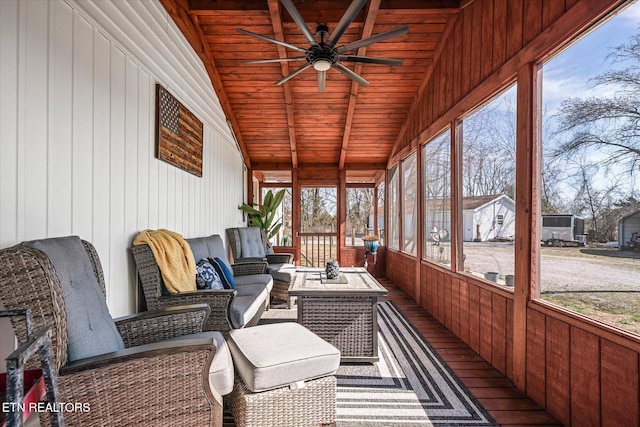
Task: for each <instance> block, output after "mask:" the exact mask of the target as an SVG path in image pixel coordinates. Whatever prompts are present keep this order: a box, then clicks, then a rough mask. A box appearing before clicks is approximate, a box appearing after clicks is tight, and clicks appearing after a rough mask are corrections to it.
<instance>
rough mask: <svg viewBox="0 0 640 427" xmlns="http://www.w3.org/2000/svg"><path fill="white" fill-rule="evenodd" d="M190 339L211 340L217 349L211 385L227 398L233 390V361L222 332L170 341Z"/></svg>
mask: <svg viewBox="0 0 640 427" xmlns="http://www.w3.org/2000/svg"><path fill="white" fill-rule="evenodd" d="M188 338H211V339H213V343H214V345H215V347H216V354H214V356H213V360H212V361H211V366H210V367H209V384H210V385H211V387H212V388H213V389H215V390H216V391H217V392H218V393H219V394H220V395H221V396H225V395H227V394H229V393H231V391H232V390H233V360H232V359H231V353H230V352H229V346H227V342H226V341H225V339H224V337H223V336H222V334H221V333H220V332H201V333H199V334H191V335H184V336H181V337H176V338H172V339H171V340H169V341H177V340H183V339H188Z"/></svg>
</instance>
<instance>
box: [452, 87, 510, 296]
mask: <svg viewBox="0 0 640 427" xmlns="http://www.w3.org/2000/svg"><path fill="white" fill-rule="evenodd" d="M461 127H462V129H461V131H462V132H461V135H462V224H461V227H460V228H459V229H460V230H461V233H462V250H463V263H462V264H463V268H464V271H465V272H467V273H470V274H473V275H476V276H478V277H482V278H485V279H487V280H489V281H492V282H495V283H497V284H500V285H506V284H507V283H508V284H509V285H510V284H511V281H512V279H513V274H514V246H513V241H514V238H515V201H514V199H513V197H514V192H515V183H516V175H515V169H516V167H515V158H516V138H515V136H516V85H515V84H514V85H512V86H510V87H509V88H507V89H506V90H505V91H503V92H502V93H501V94H499V95H498V96H496V97H495V98H493V99H492V100H491V101H489V102H487V103H486V104H484V105H482V106H481V107H480V108H478V109H477V110H475V111H474V112H472V113H471V114H470V115H468V116H467V117H465V118H464V119H463V120H462V122H461ZM499 216H501V217H502V220H501V221H498V218H499Z"/></svg>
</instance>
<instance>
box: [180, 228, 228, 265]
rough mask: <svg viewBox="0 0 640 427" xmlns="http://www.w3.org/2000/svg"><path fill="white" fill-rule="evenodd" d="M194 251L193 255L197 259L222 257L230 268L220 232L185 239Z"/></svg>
mask: <svg viewBox="0 0 640 427" xmlns="http://www.w3.org/2000/svg"><path fill="white" fill-rule="evenodd" d="M185 240H186V241H187V243H188V244H189V247H190V248H191V252H193V257H194V258H195V259H196V260H201V259H202V258H216V257H218V258H220V259H221V260H223V261H224V262H225V264H227V266H228V267H229V268H231V265H230V264H229V260H228V259H227V250H226V249H225V248H224V242H223V241H222V237H220V235H218V234H212V235H211V236H207V237H196V238H193V239H185Z"/></svg>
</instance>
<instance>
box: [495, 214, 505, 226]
mask: <svg viewBox="0 0 640 427" xmlns="http://www.w3.org/2000/svg"><path fill="white" fill-rule="evenodd" d="M496 224H497V225H504V215H498V218H497V219H496Z"/></svg>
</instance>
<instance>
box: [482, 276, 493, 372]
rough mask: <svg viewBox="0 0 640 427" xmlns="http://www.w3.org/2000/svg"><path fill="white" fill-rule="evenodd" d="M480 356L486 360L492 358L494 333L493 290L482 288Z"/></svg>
mask: <svg viewBox="0 0 640 427" xmlns="http://www.w3.org/2000/svg"><path fill="white" fill-rule="evenodd" d="M479 291H480V301H479V303H480V313H479V315H480V323H479V326H480V356H482V357H483V358H484V359H485V360H491V354H492V344H491V338H492V335H493V327H492V319H493V312H492V309H491V291H489V290H487V289H480V290H479Z"/></svg>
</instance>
